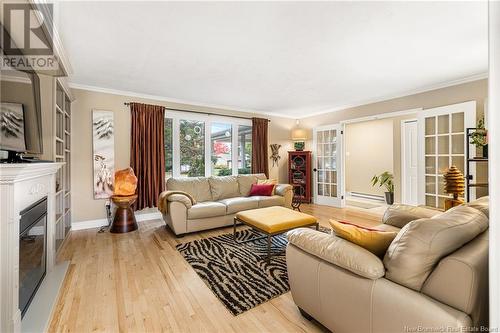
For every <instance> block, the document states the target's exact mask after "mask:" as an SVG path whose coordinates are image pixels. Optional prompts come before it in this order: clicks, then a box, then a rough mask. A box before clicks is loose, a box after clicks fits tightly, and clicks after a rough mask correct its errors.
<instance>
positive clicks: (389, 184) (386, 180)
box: [372, 171, 394, 205]
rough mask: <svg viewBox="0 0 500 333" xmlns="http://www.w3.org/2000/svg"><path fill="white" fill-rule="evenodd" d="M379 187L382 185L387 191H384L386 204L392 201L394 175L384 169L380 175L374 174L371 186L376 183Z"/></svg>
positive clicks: (390, 203)
mask: <svg viewBox="0 0 500 333" xmlns="http://www.w3.org/2000/svg"><path fill="white" fill-rule="evenodd" d="M377 184H378V186H379V187H382V186H384V187H385V189H386V190H387V192H385V202H387V204H388V205H392V204H393V203H394V176H393V175H392V173H390V172H389V171H385V172H383V173H381V174H380V175H378V176H377V175H375V176H373V178H372V186H375V185H377Z"/></svg>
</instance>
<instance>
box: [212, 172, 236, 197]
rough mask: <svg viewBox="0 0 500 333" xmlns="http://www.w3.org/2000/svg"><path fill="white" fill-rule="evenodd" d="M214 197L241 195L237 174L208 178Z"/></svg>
mask: <svg viewBox="0 0 500 333" xmlns="http://www.w3.org/2000/svg"><path fill="white" fill-rule="evenodd" d="M208 181H209V182H210V189H211V191H212V198H213V199H214V200H221V199H226V198H234V197H239V196H240V189H239V186H238V180H237V179H236V176H222V177H221V176H214V177H210V178H209V179H208Z"/></svg>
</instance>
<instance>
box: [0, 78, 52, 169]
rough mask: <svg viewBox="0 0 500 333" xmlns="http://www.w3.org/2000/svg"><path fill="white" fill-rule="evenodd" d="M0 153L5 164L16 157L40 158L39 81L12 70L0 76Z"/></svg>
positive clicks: (40, 115)
mask: <svg viewBox="0 0 500 333" xmlns="http://www.w3.org/2000/svg"><path fill="white" fill-rule="evenodd" d="M0 74H1V75H0V81H1V87H0V91H1V94H0V150H4V151H8V156H9V160H10V159H12V158H14V157H15V156H16V155H17V154H18V153H28V154H34V155H37V154H42V153H43V140H42V112H41V104H40V78H39V77H38V75H37V74H36V73H35V72H24V71H18V70H14V69H9V70H1V73H0Z"/></svg>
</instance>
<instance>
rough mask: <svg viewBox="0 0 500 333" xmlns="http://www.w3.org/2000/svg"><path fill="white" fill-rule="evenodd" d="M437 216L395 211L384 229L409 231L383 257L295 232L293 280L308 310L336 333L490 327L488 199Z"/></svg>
mask: <svg viewBox="0 0 500 333" xmlns="http://www.w3.org/2000/svg"><path fill="white" fill-rule="evenodd" d="M398 211H399V212H398ZM399 213H402V214H400V215H399V217H398V214H399ZM435 214H436V213H430V214H429V211H428V210H422V209H419V208H416V207H410V206H399V207H398V206H396V207H394V208H391V209H390V210H389V211H388V212H387V213H386V215H385V217H384V222H386V223H384V224H382V225H380V226H379V229H384V230H399V229H398V228H397V227H396V226H401V227H402V229H400V231H399V233H398V235H397V237H396V238H395V239H394V241H393V242H392V243H391V245H390V247H389V249H388V250H387V252H386V254H385V257H384V258H383V259H382V258H378V257H377V256H375V255H374V254H372V253H371V252H369V251H367V250H365V249H364V248H361V247H359V246H357V245H355V244H353V243H350V242H348V241H346V240H344V239H341V238H339V237H336V236H332V235H328V234H325V233H321V232H317V231H314V230H309V229H297V230H293V231H291V232H289V234H288V238H289V244H288V247H287V253H286V258H287V265H288V275H289V282H290V288H291V292H292V296H293V299H294V301H295V303H296V304H297V306H298V307H299V308H300V309H301V312H302V313H303V314H304V315H305V316H306V317H307V316H308V315H310V316H312V317H314V318H315V319H317V320H318V321H319V322H321V323H322V324H323V325H325V326H326V327H328V328H329V329H330V330H332V331H333V332H335V333H346V332H349V333H350V332H367V333H368V332H380V333H388V332H465V331H466V330H465V329H470V328H471V327H474V328H477V329H479V328H480V327H483V328H486V327H487V325H488V236H487V228H488V219H489V218H488V214H489V208H488V198H482V199H480V200H478V201H476V202H473V203H471V204H469V205H464V206H460V207H455V208H454V209H452V210H449V211H447V212H445V213H439V214H438V215H435ZM432 215H434V216H433V217H430V216H432ZM401 217H402V218H401ZM410 221H411V222H410ZM407 222H408V223H407ZM390 224H392V225H390ZM462 329H464V330H462Z"/></svg>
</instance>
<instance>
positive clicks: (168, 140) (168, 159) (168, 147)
mask: <svg viewBox="0 0 500 333" xmlns="http://www.w3.org/2000/svg"><path fill="white" fill-rule="evenodd" d="M172 129H173V119H172V118H166V119H165V131H164V135H165V138H164V140H165V177H166V178H170V177H172V175H173V173H172V164H173V159H172V153H173V141H172V138H173V133H172Z"/></svg>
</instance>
